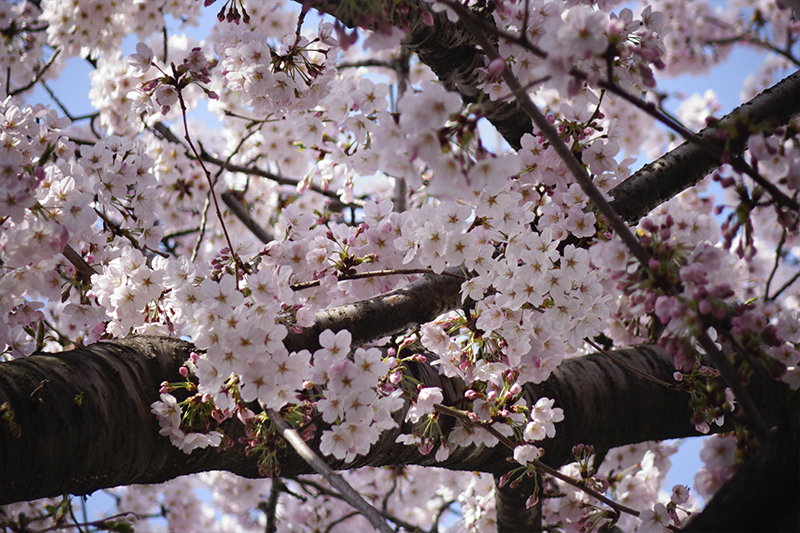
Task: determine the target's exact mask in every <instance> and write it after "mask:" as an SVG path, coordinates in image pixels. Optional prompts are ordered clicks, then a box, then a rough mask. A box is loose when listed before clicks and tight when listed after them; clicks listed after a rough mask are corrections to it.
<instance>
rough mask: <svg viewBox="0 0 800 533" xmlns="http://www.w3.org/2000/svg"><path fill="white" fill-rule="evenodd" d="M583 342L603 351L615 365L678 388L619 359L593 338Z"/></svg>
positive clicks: (669, 386)
mask: <svg viewBox="0 0 800 533" xmlns="http://www.w3.org/2000/svg"><path fill="white" fill-rule="evenodd" d="M583 342H585V343H586V344H588V345H589V346H591V347H592V348H594V349H595V350H597V351H598V353H601V354H603V355H605V356H606V357H608V358H609V359H610V360H611V362H612V363H614V364H615V365H619V366H621V367H622V368H624V369H626V370H630V371H631V372H633V373H634V374H638V375H640V376H641V377H643V378H645V379H649V380H650V381H652V382H654V383H658V384H659V385H662V386H664V387H666V388H668V389H672V390H676V389H677V387H675V385H672V384H670V383H667V382H666V381H662V380H660V379H658V378H657V377H655V376H651V375H650V374H648V373H646V372H642V371H641V370H639V369H638V368H634V367H632V366H631V365H629V364H627V363H624V362H622V361H620V360H619V359H617V358H616V357H614V356H613V355H611V354H610V353H608V350H605V349H604V348H603V347H602V346H600V345H599V344H597V343H596V342H594V341H593V340H591V339H589V338H584V339H583Z"/></svg>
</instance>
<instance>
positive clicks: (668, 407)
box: [0, 337, 786, 503]
mask: <svg viewBox="0 0 800 533" xmlns="http://www.w3.org/2000/svg"><path fill="white" fill-rule="evenodd" d="M190 351H191V345H190V344H189V343H186V342H183V341H180V340H176V339H168V338H158V337H146V338H145V337H138V338H131V339H126V340H123V341H117V342H110V343H100V344H95V345H92V346H90V347H88V348H81V349H78V350H73V351H71V352H64V353H61V354H54V355H36V356H31V357H28V358H25V359H20V360H16V361H11V362H6V363H1V364H0V404H2V403H4V402H8V404H9V407H10V409H11V410H12V411H13V412H14V422H15V423H16V424H18V425H19V426H20V428H21V430H22V434H21V436H20V437H19V438H16V437H14V436H13V435H12V432H11V431H10V430H9V429H8V428H7V427H6V426H3V427H2V428H0V503H8V502H12V501H21V500H30V499H34V498H39V497H45V496H55V495H59V494H63V493H67V492H69V493H75V494H85V493H90V492H92V491H94V490H98V489H100V488H104V487H113V486H117V485H128V484H134V483H157V482H162V481H166V480H169V479H172V478H174V477H177V476H180V475H184V474H189V473H194V472H203V471H209V470H228V471H230V472H233V473H236V474H239V475H243V476H246V477H259V474H258V467H257V465H256V461H255V459H254V458H252V457H247V456H246V455H245V453H244V446H243V444H241V443H240V442H238V439H239V438H240V437H242V436H243V426H242V425H241V424H240V423H239V422H238V420H232V421H228V422H226V423H225V424H224V425H223V427H224V429H225V431H226V433H227V434H228V435H229V436H230V437H231V438H232V440H233V442H234V443H235V444H234V446H233V447H232V448H229V449H226V450H221V451H219V450H216V449H205V450H195V451H194V452H193V453H192V454H191V455H186V454H184V453H183V452H181V451H180V450H179V449H178V448H175V447H173V446H172V445H171V444H170V442H169V439H168V438H166V437H162V436H160V435H159V434H158V431H159V426H158V422H157V421H156V419H155V417H154V416H153V415H152V414H151V413H150V404H151V403H152V402H154V401H156V400H158V389H159V385H160V384H161V383H162V382H163V381H177V380H179V379H180V373H179V371H178V369H179V367H180V366H181V363H182V362H183V361H184V360H185V358H186V357H187V356H188V354H189V352H190ZM615 357H616V358H617V359H620V360H623V361H624V362H626V363H627V364H629V365H631V366H634V367H636V368H638V369H640V370H642V371H644V372H648V373H651V374H653V375H655V376H657V377H660V378H661V379H664V380H668V379H670V376H671V374H672V372H673V370H674V369H673V363H672V358H671V357H669V355H667V354H666V353H665V352H664V351H663V350H661V349H660V348H657V347H653V346H640V347H637V348H631V349H629V350H621V351H618V352H615ZM408 371H409V372H410V373H411V374H413V375H414V376H415V377H416V378H417V379H419V380H420V381H421V382H422V383H424V384H426V385H427V386H441V387H442V389H443V391H444V394H445V398H444V401H443V403H448V404H451V405H452V404H453V403H454V402H455V401H456V400H460V399H461V392H460V391H459V390H458V389H457V387H455V385H454V384H453V383H452V382H451V381H450V380H447V379H446V378H444V377H442V376H440V375H439V374H438V373H437V372H436V370H435V369H434V368H433V367H430V366H429V365H427V364H420V365H415V366H413V367H410V368H409V369H408ZM750 388H751V394H752V395H753V397H754V399H755V401H756V403H757V405H758V406H759V408H760V409H761V410H762V415H763V416H764V419H765V420H766V421H767V422H768V423H774V421H775V420H776V418H777V413H778V411H779V410H780V408H781V406H782V405H783V404H784V403H785V397H786V391H785V388H784V387H782V386H780V385H779V384H776V383H774V382H773V383H771V384H766V385H765V384H760V383H751V386H750ZM81 393H82V394H81ZM79 395H80V396H79ZM526 395H527V397H528V399H529V401H531V400H533V401H535V400H536V399H537V398H539V397H540V396H549V397H553V398H555V400H556V405H557V406H559V407H561V408H563V409H564V412H565V415H566V420H565V421H564V422H562V423H560V424H559V426H558V432H557V434H556V438H555V439H554V440H552V441H548V442H545V443H544V448H545V454H544V456H543V458H542V459H543V461H544V462H545V463H547V464H548V465H550V466H554V467H555V466H560V465H562V464H564V463H566V462H569V461H571V460H572V459H571V450H572V447H573V446H574V445H575V444H577V443H589V444H594V445H595V446H596V447H597V448H598V449H605V448H611V447H615V446H621V445H625V444H630V443H635V442H641V441H645V440H658V439H665V438H678V437H685V436H691V435H696V432H695V430H694V428H693V427H692V425H691V424H690V423H689V417H690V414H691V410H690V408H689V405H688V400H689V397H688V395H687V394H686V393H682V392H678V391H673V390H668V389H665V388H664V387H661V386H659V385H657V384H655V383H653V382H651V381H648V380H644V379H643V378H641V377H640V376H638V375H635V374H631V373H630V372H629V371H626V370H625V369H622V368H621V367H619V366H617V365H614V364H613V363H612V362H610V361H609V360H608V359H607V358H606V357H605V356H602V355H591V356H586V357H581V358H576V359H570V360H567V361H565V362H564V363H563V364H562V365H561V366H559V368H558V369H556V371H555V372H554V373H553V375H552V376H551V378H550V379H548V380H547V381H545V382H544V383H542V384H540V385H537V386H533V385H529V386H528V387H526ZM79 398H80V400H79ZM634 398H635V399H636V400H635V401H634V400H633V399H634ZM397 416H398V420H400V419H402V418H401V417H402V416H403V413H399V414H398V415H397ZM722 429H729V428H722ZM409 430H410V428H409V427H400V428H398V429H396V430H394V431H389V432H386V433H385V434H384V435H382V437H381V440H380V441H379V442H378V443H377V444H376V445H374V446H373V448H372V450H371V452H370V453H369V455H367V456H366V457H359V458H357V459H356V460H355V461H354V462H353V463H350V464H344V463H342V462H336V461H334V462H332V463H331V467H333V468H335V469H342V468H356V467H361V466H385V465H397V464H417V465H423V466H441V467H444V468H450V469H453V470H466V471H470V470H477V471H483V472H490V473H493V474H498V473H500V474H502V473H504V472H505V471H507V470H508V468H509V466H510V463H509V462H508V461H507V460H506V458H507V456H508V454H509V452H508V450H506V449H505V448H503V447H502V446H497V447H495V448H492V449H487V448H484V447H478V448H476V447H469V448H458V449H455V450H453V452H452V453H451V455H450V457H448V459H447V460H446V461H444V462H442V463H437V462H436V461H435V459H434V457H433V455H432V454H431V455H427V456H423V455H420V453H419V451H418V450H417V448H416V447H410V446H403V445H401V444H397V443H395V439H396V437H397V435H398V434H399V433H400V432H401V431H403V432H406V431H409ZM321 431H322V428H321V427H320V428H318V430H317V433H316V436H315V437H314V438H313V439H312V441H311V442H309V446H311V448H312V449H314V450H315V451H316V452H317V453H319V451H318V450H319V447H318V446H319V439H320V436H321ZM279 460H280V461H281V472H282V475H284V476H293V475H298V474H304V473H309V467H308V465H307V464H306V463H305V461H303V460H302V459H300V458H299V457H298V456H297V455H296V454H295V453H294V452H293V451H290V450H288V449H287V450H285V451H284V452H282V455H281V456H280V457H279Z"/></svg>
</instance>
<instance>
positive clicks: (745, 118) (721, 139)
mask: <svg viewBox="0 0 800 533" xmlns="http://www.w3.org/2000/svg"><path fill="white" fill-rule="evenodd" d="M798 95H800V71H798V72H795V73H794V74H792V75H790V76H788V77H787V78H785V79H784V80H782V81H780V82H778V83H777V84H776V85H774V86H773V87H771V88H769V89H767V90H765V91H764V92H762V93H760V94H759V95H757V96H756V97H755V98H753V99H752V100H750V101H749V102H747V103H745V104H742V105H740V106H739V107H737V108H736V109H734V110H733V111H732V112H730V113H728V114H727V115H725V116H724V117H723V118H722V119H721V120H720V121H719V122H718V123H717V124H715V125H713V126H708V127H706V128H704V129H702V130H701V131H700V132H699V133H698V134H697V135H698V136H699V137H701V138H703V139H706V140H708V141H709V142H711V143H713V144H714V145H715V146H717V147H718V148H719V149H721V150H722V149H727V151H728V153H729V154H730V156H731V157H735V156H737V155H739V154H741V153H742V151H743V150H744V148H745V146H746V144H747V139H748V137H747V135H746V134H745V132H740V133H738V134H734V133H733V132H735V131H737V129H738V128H737V126H739V127H741V126H743V125H747V126H748V127H750V128H753V129H755V130H758V129H760V128H764V129H766V130H767V131H769V130H770V129H772V128H776V127H780V126H785V125H786V124H788V123H789V122H791V121H792V120H794V119H795V118H797V117H798V116H800V98H799V97H798ZM726 142H727V143H728V144H727V146H726ZM720 165H721V162H720V160H719V159H718V158H715V157H714V156H712V155H710V154H708V153H707V152H706V151H704V150H703V149H702V148H700V147H699V146H697V145H696V144H692V143H689V142H685V143H683V144H681V145H680V146H678V147H677V148H675V149H674V150H671V151H670V152H668V153H667V154H665V155H663V156H662V157H660V158H659V159H657V160H656V161H653V162H652V163H650V164H648V165H645V166H644V167H643V168H642V169H641V170H639V171H638V172H636V173H634V174H633V175H631V176H630V177H629V178H628V179H626V180H625V181H623V182H622V183H620V184H619V185H617V186H616V187H614V188H613V189H612V190H611V191H610V194H611V196H613V200H612V202H611V205H612V207H614V210H615V211H616V212H617V213H619V214H620V216H621V217H622V218H623V219H624V220H625V221H627V222H629V223H636V222H638V220H639V219H640V218H642V217H643V216H645V215H646V214H647V213H649V212H650V211H652V210H653V209H655V208H656V207H658V206H659V205H661V204H662V203H664V202H666V201H667V200H669V199H670V198H672V197H673V196H675V195H676V194H678V193H680V192H681V191H684V190H686V189H688V188H689V187H691V186H693V185H695V184H696V183H697V182H698V181H700V180H701V179H703V178H704V177H706V176H707V175H708V174H709V173H711V172H712V171H713V170H714V169H716V168H718V167H719V166H720Z"/></svg>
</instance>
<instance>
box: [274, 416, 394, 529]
mask: <svg viewBox="0 0 800 533" xmlns="http://www.w3.org/2000/svg"><path fill="white" fill-rule="evenodd" d="M262 409H264V412H266V413H267V415H268V416H269V419H270V421H271V422H272V423H273V424H275V427H276V428H277V429H278V431H279V432H280V434H281V436H282V437H283V438H284V439H286V442H288V443H289V444H290V445H291V446H292V448H294V450H295V451H296V452H297V455H299V456H300V457H302V458H303V460H304V461H305V462H307V463H308V464H309V465H310V466H311V468H313V469H314V470H316V471H317V472H318V473H319V474H321V475H322V477H324V478H325V480H326V481H327V482H328V483H330V485H331V486H332V487H334V488H335V489H336V490H337V491H339V494H341V495H342V498H344V499H345V500H346V501H347V502H348V503H349V504H350V505H352V506H353V507H355V508H356V509H357V510H358V511H359V512H360V513H361V514H362V515H364V517H365V518H366V519H367V520H369V523H370V524H372V527H374V528H375V529H376V530H377V531H380V532H381V533H392V528H390V527H389V524H387V523H386V520H384V518H383V517H382V516H381V514H380V512H378V510H377V509H375V507H373V506H372V505H370V504H369V502H367V501H366V500H365V499H364V498H362V497H361V495H360V494H359V493H358V492H357V491H356V490H355V489H354V488H353V487H352V486H351V485H350V484H349V483H348V482H347V481H345V479H344V478H343V477H342V476H341V475H340V474H338V473H336V472H334V470H333V469H332V468H331V467H329V466H328V464H327V463H326V462H325V461H323V460H322V458H321V457H320V456H318V455H317V454H316V453H314V451H313V450H312V449H311V448H309V447H308V445H307V444H306V442H305V441H304V440H303V438H302V437H301V436H300V435H299V434H298V433H297V431H295V430H294V429H292V428H291V427H289V424H287V423H286V421H285V420H284V419H283V417H282V416H280V415H279V414H278V413H276V412H275V411H274V410H273V409H265V408H264V406H263V405H262Z"/></svg>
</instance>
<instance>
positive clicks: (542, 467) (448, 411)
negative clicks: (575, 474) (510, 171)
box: [433, 403, 639, 516]
mask: <svg viewBox="0 0 800 533" xmlns="http://www.w3.org/2000/svg"><path fill="white" fill-rule="evenodd" d="M433 408H434V409H435V410H436V411H437V412H439V413H441V414H444V415H449V416H453V417H455V418H458V419H461V420H465V421H467V422H469V423H471V424H475V422H474V421H472V420H470V418H469V417H468V416H467V415H466V414H465V413H464V412H462V411H459V410H458V409H453V408H452V407H448V406H446V405H441V404H438V403H435V404H433ZM478 425H480V427H481V428H483V429H485V430H486V431H487V432H488V433H489V434H491V435H492V436H493V437H494V438H496V439H497V440H499V441H500V442H501V443H502V444H504V445H505V446H506V447H507V448H508V449H509V450H513V449H514V448H516V444H515V443H514V442H513V441H512V440H511V439H509V438H508V437H506V436H505V435H503V434H502V433H500V432H499V431H497V430H496V429H495V428H493V427H492V426H491V424H490V423H489V424H478ZM531 464H533V466H535V467H536V468H537V469H538V470H539V471H541V472H544V473H545V474H548V475H550V476H553V477H555V478H557V479H560V480H561V481H563V482H564V483H567V484H568V485H572V486H573V487H575V488H576V489H579V490H581V491H583V492H585V493H586V494H588V495H590V496H592V497H593V498H596V499H597V500H599V501H601V502H603V503H605V504H606V505H608V506H609V507H611V508H612V509H614V510H616V511H617V513H619V512H620V511H621V512H625V513H628V514H630V515H633V516H639V511H637V510H636V509H632V508H630V507H628V506H626V505H622V504H621V503H618V502H615V501H614V500H611V499H609V498H607V497H606V496H604V495H603V494H600V493H599V492H597V491H596V490H594V489H592V488H590V487H588V486H587V485H586V484H585V483H583V482H581V481H578V480H577V479H573V478H571V477H569V476H567V475H566V474H562V473H561V472H559V471H558V470H556V469H555V468H553V467H550V466H547V465H546V464H544V463H543V462H541V461H539V460H538V459H534V460H533V461H531Z"/></svg>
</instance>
